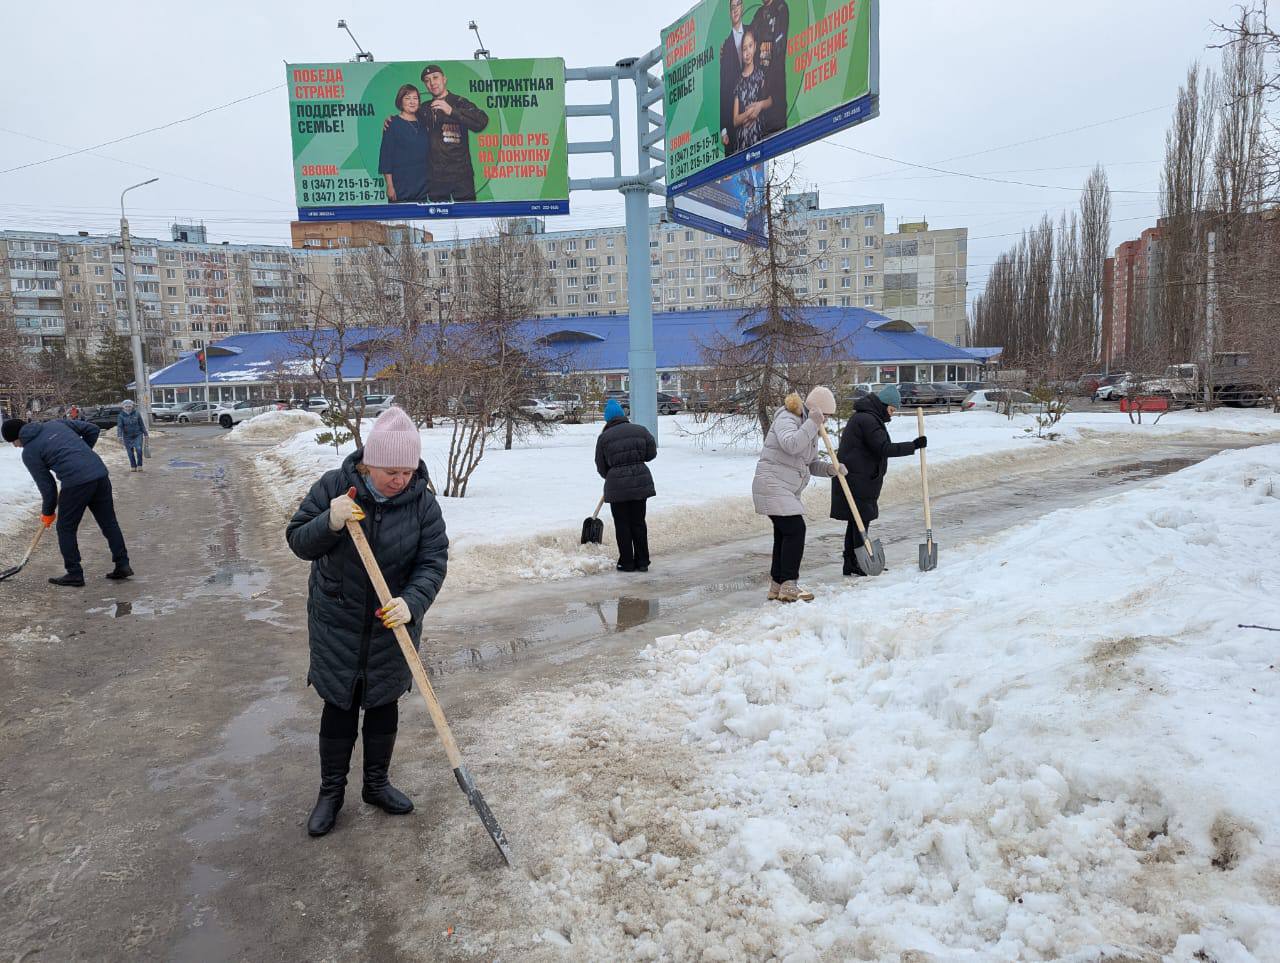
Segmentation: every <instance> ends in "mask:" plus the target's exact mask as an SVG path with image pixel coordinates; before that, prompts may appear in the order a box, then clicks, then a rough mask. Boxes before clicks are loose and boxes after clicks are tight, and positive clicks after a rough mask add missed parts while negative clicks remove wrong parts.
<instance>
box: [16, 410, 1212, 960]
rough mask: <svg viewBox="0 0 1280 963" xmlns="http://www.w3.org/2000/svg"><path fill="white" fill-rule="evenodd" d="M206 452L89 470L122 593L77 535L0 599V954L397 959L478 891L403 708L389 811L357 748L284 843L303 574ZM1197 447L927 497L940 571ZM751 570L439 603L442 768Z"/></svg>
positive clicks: (195, 434) (475, 861) (717, 605)
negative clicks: (114, 547) (109, 525)
mask: <svg viewBox="0 0 1280 963" xmlns="http://www.w3.org/2000/svg"><path fill="white" fill-rule="evenodd" d="M222 439H223V434H222V433H221V432H220V431H219V430H217V429H213V430H210V429H206V428H203V427H197V428H190V429H185V430H170V431H169V432H167V433H166V434H165V436H164V437H163V438H157V443H156V445H155V450H156V455H157V458H156V459H155V460H154V461H153V462H152V463H151V464H150V466H149V467H148V470H147V471H146V472H145V473H142V474H130V473H128V472H127V471H121V470H120V469H119V468H116V469H115V470H113V482H114V485H115V489H116V498H117V506H118V511H119V514H120V518H121V523H122V526H123V528H124V531H125V534H126V538H127V540H128V542H129V546H130V552H131V555H132V558H133V564H134V568H135V570H136V571H137V572H138V577H137V578H135V579H134V580H132V581H131V582H129V583H127V584H125V585H116V584H113V583H111V582H107V581H105V580H103V579H102V578H101V575H102V573H103V572H105V571H107V570H108V569H109V568H110V563H109V558H108V557H107V552H106V546H105V543H104V542H103V540H102V539H101V537H100V535H99V534H98V533H97V532H96V530H95V529H93V527H92V525H91V524H89V525H86V526H85V527H82V529H81V534H82V551H83V552H84V555H85V565H86V571H87V572H88V573H89V579H90V584H89V585H88V586H87V587H86V588H84V589H80V590H72V589H53V588H52V587H51V586H48V585H47V584H46V583H45V579H46V578H47V577H48V576H49V575H51V574H56V572H57V571H58V570H59V568H60V566H59V565H58V562H57V554H56V550H54V549H53V546H51V545H46V546H44V547H43V548H42V550H41V554H40V555H39V557H38V558H37V559H36V560H34V561H33V562H32V564H31V565H30V566H29V567H28V568H27V570H26V571H24V572H23V573H22V574H21V575H20V576H19V577H18V578H16V579H14V580H12V581H11V582H9V583H6V584H5V585H4V586H2V587H0V604H2V605H3V613H4V614H3V620H4V623H3V630H2V631H0V640H2V644H3V645H4V651H3V655H4V658H3V660H2V661H0V687H2V691H3V692H4V693H5V698H4V702H3V709H2V710H0V725H2V727H3V728H2V731H3V733H4V739H3V742H2V743H0V771H2V772H3V774H4V777H3V780H0V840H2V842H0V959H12V960H24V961H29V960H59V961H61V960H79V959H85V960H89V959H92V960H114V959H120V960H143V959H178V960H223V959H252V960H298V959H316V960H319V959H355V958H363V959H378V960H390V959H408V958H410V957H408V956H406V955H405V953H404V951H403V950H402V949H401V947H400V945H399V944H398V943H396V942H395V940H394V936H395V934H396V933H397V932H398V931H399V930H400V929H401V927H404V926H406V925H408V924H409V923H410V922H411V923H412V924H413V926H414V928H415V929H416V930H418V931H420V932H428V933H443V932H444V930H445V928H446V927H447V926H449V925H453V924H454V923H456V922H459V921H460V920H462V919H464V917H465V912H466V908H465V907H460V906H458V905H456V899H454V898H452V896H451V885H450V874H451V873H454V872H457V867H458V866H464V867H466V871H467V872H468V873H470V874H473V875H479V876H481V877H483V875H484V874H497V873H502V872H504V870H502V869H501V868H500V866H499V863H498V861H497V859H496V856H495V854H494V851H493V850H492V847H491V846H490V845H489V843H488V840H487V838H486V837H484V836H483V834H482V833H481V832H480V830H479V828H478V823H477V824H474V825H473V824H472V820H471V818H470V816H469V815H467V814H466V813H465V811H461V812H455V810H462V806H463V803H462V797H461V795H460V794H459V793H458V792H457V788H456V786H455V785H454V783H453V780H452V778H451V777H450V775H449V772H448V767H447V765H446V764H445V762H444V758H443V753H442V752H441V751H440V749H439V746H438V743H437V742H436V740H435V738H434V736H433V735H432V734H431V733H430V731H429V729H427V727H426V726H425V722H424V719H423V716H424V715H425V713H423V712H422V709H421V704H420V701H419V697H418V696H417V695H416V694H411V695H410V696H408V697H406V700H405V701H404V702H403V703H402V711H401V718H402V736H401V745H400V748H399V749H398V750H397V763H396V768H395V772H398V773H399V776H398V777H397V782H398V784H399V785H400V786H401V788H403V789H405V790H406V791H408V792H409V793H410V795H411V796H413V797H414V798H415V800H416V801H417V804H418V811H417V812H416V813H415V815H413V816H410V817H406V818H399V819H395V818H391V817H386V816H384V815H382V814H380V813H376V812H374V811H371V810H370V808H369V807H367V806H364V805H363V804H362V803H361V802H360V800H359V786H358V779H359V776H358V766H359V759H358V750H357V758H356V759H355V760H353V763H354V765H355V766H356V767H357V768H356V771H355V773H353V775H354V783H355V785H354V789H352V788H349V789H348V798H347V806H346V808H345V809H344V810H343V813H342V816H341V821H340V824H339V827H338V830H337V831H335V832H334V833H333V834H331V835H330V836H329V837H327V838H325V839H324V840H318V841H317V840H310V839H308V838H307V836H306V833H305V819H306V815H307V812H308V810H309V808H310V805H311V803H312V801H313V800H314V794H315V790H316V785H317V779H318V776H317V764H316V761H315V732H316V727H317V725H318V717H319V700H318V699H317V698H316V697H315V695H314V693H312V692H311V691H310V690H309V689H307V688H306V686H305V681H304V680H305V674H306V661H307V654H306V634H305V604H306V599H305V581H306V566H305V565H303V564H302V563H301V562H299V561H298V560H296V559H294V558H293V557H292V556H291V555H290V554H289V553H288V551H287V548H286V547H285V545H284V540H283V529H282V527H281V526H280V525H279V524H278V522H277V521H276V520H275V519H274V518H272V519H271V520H270V522H269V523H268V522H267V521H266V520H265V519H262V518H260V517H259V516H258V514H257V513H258V510H259V509H258V504H259V503H258V500H257V497H256V493H255V488H256V486H257V484H258V481H257V479H256V477H255V476H254V475H253V474H252V473H251V471H250V470H249V468H248V464H247V461H246V460H245V459H246V456H247V455H251V454H252V453H253V452H252V450H247V451H246V450H245V449H242V448H239V447H233V446H231V445H228V444H225V443H224V442H223V440H222ZM1215 450H1217V448H1216V447H1210V446H1207V445H1190V444H1172V445H1170V444H1166V445H1162V446H1159V447H1153V448H1150V449H1148V450H1147V451H1145V452H1144V454H1143V455H1141V456H1135V455H1134V454H1132V453H1130V454H1128V455H1125V456H1124V457H1122V458H1119V459H1113V460H1111V461H1109V462H1105V463H1095V464H1090V465H1085V466H1075V467H1068V468H1063V467H1056V468H1054V469H1051V470H1048V471H1040V472H1031V473H1027V474H1023V475H1017V474H1015V475H1011V476H1008V477H1006V478H1005V479H1003V480H1002V485H1001V487H1000V489H999V490H998V491H993V489H992V487H991V486H990V485H988V484H985V483H984V484H975V485H974V487H973V488H972V489H971V490H967V491H956V492H953V493H950V494H946V495H943V496H941V497H939V498H937V499H936V502H935V528H936V529H937V530H938V531H939V532H940V533H942V534H940V539H941V546H942V562H943V564H946V563H947V561H948V556H949V554H950V553H951V552H953V551H954V550H955V547H956V546H957V545H958V544H959V543H960V542H961V541H962V540H970V539H973V538H977V537H982V536H985V535H990V534H995V533H996V532H999V531H1000V530H1002V529H1004V528H1007V527H1009V526H1010V525H1012V524H1014V523H1016V522H1019V521H1023V520H1026V519H1028V518H1029V517H1034V516H1037V515H1040V514H1043V513H1045V512H1048V511H1051V510H1055V509H1057V508H1060V507H1064V506H1068V505H1071V504H1079V503H1083V502H1085V501H1088V500H1090V499H1093V498H1096V497H1099V496H1100V495H1103V494H1108V493H1111V492H1114V491H1117V490H1119V489H1120V488H1122V487H1124V486H1129V485H1133V484H1136V483H1140V482H1142V481H1144V480H1146V479H1148V478H1150V477H1153V476H1154V475H1158V474H1162V473H1166V472H1168V471H1173V470H1177V469H1178V468H1180V467H1184V466H1185V465H1187V464H1192V463H1194V462H1196V461H1199V460H1201V459H1202V458H1204V457H1206V456H1208V455H1209V454H1211V453H1212V452H1213V451H1215ZM810 531H811V535H810V544H809V550H808V555H807V558H806V565H805V572H806V577H807V579H808V580H809V581H811V582H813V583H822V582H830V581H835V580H836V579H838V578H839V569H838V564H839V551H840V537H841V536H840V531H839V530H838V529H837V528H836V527H835V524H834V523H817V524H813V525H812V526H811V529H810ZM877 534H878V536H879V537H881V538H882V539H883V540H884V543H885V547H886V550H887V552H888V554H889V559H890V564H891V565H905V564H911V565H914V563H915V561H914V560H915V545H916V543H917V542H918V541H919V539H920V532H919V523H918V521H917V519H916V518H915V515H914V513H909V512H894V513H892V515H891V517H888V518H886V519H885V520H884V523H883V524H879V523H878V524H877ZM768 551H769V539H768V537H767V535H766V534H765V533H764V532H763V531H762V533H761V535H760V536H758V537H754V538H750V539H742V540H737V541H734V542H731V543H727V544H724V545H718V546H690V549H689V551H688V552H687V553H685V554H683V555H682V556H681V557H678V558H670V559H659V560H658V561H657V563H656V564H655V566H654V568H653V570H651V572H650V573H649V574H648V575H646V576H634V575H633V576H623V575H615V574H609V575H605V576H597V577H594V578H587V579H580V580H576V581H570V582H561V583H554V584H530V583H524V584H518V585H514V586H511V585H508V586H501V587H497V588H495V589H493V590H492V591H489V592H486V593H481V594H470V595H465V594H459V595H457V596H450V595H448V594H447V593H446V595H445V596H444V597H443V598H442V599H441V601H440V603H439V604H438V606H437V607H436V608H435V609H434V610H433V612H432V615H431V624H430V626H429V627H428V635H429V636H430V637H431V639H432V640H434V641H433V643H432V644H431V645H430V646H429V647H428V649H427V656H428V658H427V661H428V663H429V665H430V667H431V668H432V670H433V673H434V674H435V676H436V681H437V688H438V691H439V693H440V695H441V699H442V701H443V703H444V705H445V709H446V711H447V712H448V713H449V714H450V717H451V719H452V720H453V721H455V723H456V724H457V728H458V730H459V737H460V738H459V741H460V743H461V744H462V748H463V752H464V754H465V753H466V738H465V737H466V733H467V731H468V728H469V727H470V726H472V725H475V724H479V723H480V721H481V720H482V719H483V717H484V713H485V707H486V706H487V705H491V704H494V702H495V701H498V700H501V699H502V698H503V696H504V693H509V692H511V691H513V690H514V689H516V688H520V689H523V688H528V687H538V686H550V685H560V684H563V683H565V682H570V681H573V680H574V679H577V678H581V677H585V676H587V675H589V674H596V673H600V672H609V671H618V670H619V668H620V667H621V669H622V670H625V669H626V666H627V662H626V660H625V658H622V657H623V656H625V655H627V654H629V653H633V652H635V651H636V650H638V649H639V648H641V647H643V646H644V645H645V644H647V643H648V642H649V641H650V640H651V639H652V638H653V637H654V636H656V635H661V634H665V633H668V632H676V631H687V630H690V629H692V628H695V627H698V626H700V625H705V624H709V623H710V624H714V622H715V621H717V620H718V619H720V618H722V617H723V616H725V615H727V614H730V613H733V612H738V611H742V610H743V609H746V608H751V607H756V606H759V605H760V604H763V594H764V578H765V576H764V570H765V569H766V568H767V559H768ZM468 761H469V762H470V763H471V767H472V770H473V772H474V773H475V774H476V777H477V781H478V783H479V784H480V786H481V788H482V789H484V790H485V791H486V794H487V795H489V797H490V802H491V803H493V804H494V808H495V810H497V811H498V812H499V815H501V809H502V806H504V805H505V806H512V805H519V804H520V801H518V800H511V799H506V798H504V797H503V794H502V782H501V775H500V773H499V772H496V771H494V769H493V767H491V765H490V764H489V761H488V760H476V759H469V760H468ZM446 812H447V813H450V814H451V816H450V818H449V819H443V818H440V816H439V814H440V813H446ZM459 825H466V826H469V827H471V829H472V832H471V835H470V836H466V835H465V834H460V833H459V831H458V826H459ZM443 853H447V854H448V859H447V860H445V859H443V858H441V856H440V854H443ZM441 939H442V940H443V937H442V938H441ZM419 948H420V951H421V952H420V953H418V954H416V955H415V956H414V957H413V958H418V959H423V958H449V959H468V958H471V957H469V956H468V954H467V953H466V952H464V951H463V950H462V949H461V948H460V947H457V946H456V945H455V944H450V943H447V942H441V943H439V944H438V945H434V946H431V945H420V947H419Z"/></svg>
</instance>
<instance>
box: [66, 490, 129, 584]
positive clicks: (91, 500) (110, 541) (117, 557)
mask: <svg viewBox="0 0 1280 963" xmlns="http://www.w3.org/2000/svg"><path fill="white" fill-rule="evenodd" d="M86 508H87V509H88V510H89V511H90V512H91V513H92V514H93V520H94V521H95V522H97V523H98V528H100V529H102V534H103V535H104V536H105V537H106V539H107V545H108V546H110V548H111V561H113V562H115V563H116V568H121V567H123V566H126V565H128V564H129V550H128V549H126V548H125V546H124V534H123V533H122V532H121V531H120V523H119V522H118V521H116V506H115V503H114V502H113V501H112V500H111V479H110V477H107V476H104V477H102V478H99V479H98V480H97V481H91V482H86V483H85V484H83V485H72V486H70V487H68V486H66V485H64V486H63V487H62V491H60V492H59V493H58V548H59V549H60V550H61V551H62V563H63V564H64V565H66V567H67V574H68V575H79V576H81V577H83V576H84V569H83V568H82V567H81V566H80V540H79V538H77V536H76V529H78V528H79V527H80V519H82V518H84V512H85V509H86Z"/></svg>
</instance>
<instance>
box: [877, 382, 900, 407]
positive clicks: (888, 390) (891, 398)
mask: <svg viewBox="0 0 1280 963" xmlns="http://www.w3.org/2000/svg"><path fill="white" fill-rule="evenodd" d="M878 397H879V398H880V400H881V401H883V402H884V403H885V404H886V405H893V407H895V408H901V407H902V393H901V392H899V391H898V386H897V385H885V386H884V387H883V388H881V389H880V393H879V396H878Z"/></svg>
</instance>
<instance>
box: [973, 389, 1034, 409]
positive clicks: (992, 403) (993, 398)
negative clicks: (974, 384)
mask: <svg viewBox="0 0 1280 963" xmlns="http://www.w3.org/2000/svg"><path fill="white" fill-rule="evenodd" d="M1009 403H1011V404H1012V405H1013V411H1014V413H1015V414H1019V415H1039V414H1043V413H1044V412H1045V410H1046V409H1047V408H1048V406H1047V405H1046V404H1045V403H1044V402H1043V401H1036V399H1035V398H1033V397H1031V395H1029V394H1027V393H1026V392H1025V391H1018V390H1016V389H1013V388H983V389H982V390H980V391H975V392H974V393H973V394H971V395H969V397H968V398H965V399H964V404H963V405H962V406H961V410H962V411H1000V412H1003V411H1005V410H1006V409H1005V405H1006V404H1009Z"/></svg>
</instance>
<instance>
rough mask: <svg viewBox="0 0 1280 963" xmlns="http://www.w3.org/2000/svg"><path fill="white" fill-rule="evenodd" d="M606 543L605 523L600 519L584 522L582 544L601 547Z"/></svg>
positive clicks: (589, 519) (590, 519)
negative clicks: (600, 545)
mask: <svg viewBox="0 0 1280 963" xmlns="http://www.w3.org/2000/svg"><path fill="white" fill-rule="evenodd" d="M603 541H604V521H603V520H602V519H599V518H587V519H584V520H583V522H582V544H583V545H599V544H600V543H601V542H603Z"/></svg>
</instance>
